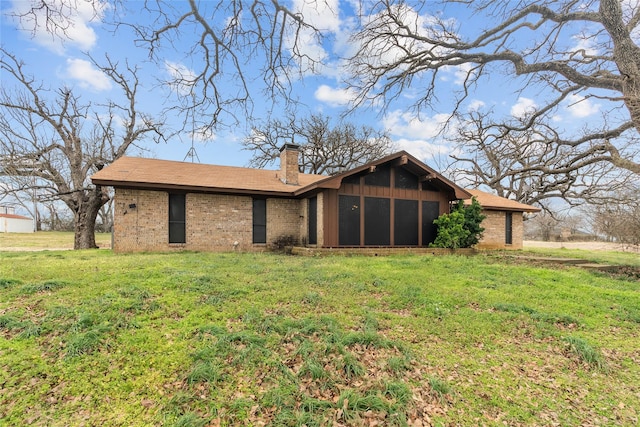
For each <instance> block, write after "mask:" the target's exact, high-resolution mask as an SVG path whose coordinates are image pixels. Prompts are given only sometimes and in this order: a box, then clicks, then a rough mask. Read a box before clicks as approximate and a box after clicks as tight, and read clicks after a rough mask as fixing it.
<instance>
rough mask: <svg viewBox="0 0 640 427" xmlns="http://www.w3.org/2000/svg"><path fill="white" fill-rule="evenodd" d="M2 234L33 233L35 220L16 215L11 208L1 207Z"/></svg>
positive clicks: (0, 228) (0, 229) (0, 223)
mask: <svg viewBox="0 0 640 427" xmlns="http://www.w3.org/2000/svg"><path fill="white" fill-rule="evenodd" d="M0 233H33V219H31V218H28V217H26V216H22V215H16V211H15V208H13V207H11V206H0Z"/></svg>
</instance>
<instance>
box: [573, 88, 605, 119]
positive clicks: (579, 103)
mask: <svg viewBox="0 0 640 427" xmlns="http://www.w3.org/2000/svg"><path fill="white" fill-rule="evenodd" d="M568 101H569V107H568V108H567V109H568V110H569V113H570V114H571V115H572V116H573V117H578V118H584V117H589V116H591V115H593V114H596V113H597V112H598V111H600V104H594V103H593V102H591V100H589V99H587V98H585V97H583V96H580V95H576V94H571V95H569V99H568Z"/></svg>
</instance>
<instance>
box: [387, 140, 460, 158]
mask: <svg viewBox="0 0 640 427" xmlns="http://www.w3.org/2000/svg"><path fill="white" fill-rule="evenodd" d="M393 143H394V144H395V146H396V147H398V149H399V150H404V151H406V152H407V153H409V154H411V155H412V156H414V157H417V158H418V159H420V160H423V161H425V163H427V164H429V160H438V161H439V160H440V158H442V157H447V156H449V154H451V152H452V148H451V147H450V146H449V145H447V144H442V143H434V142H433V141H427V140H424V139H406V138H400V139H394V141H393Z"/></svg>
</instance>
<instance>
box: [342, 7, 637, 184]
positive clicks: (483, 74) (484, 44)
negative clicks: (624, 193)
mask: <svg viewBox="0 0 640 427" xmlns="http://www.w3.org/2000/svg"><path fill="white" fill-rule="evenodd" d="M443 3H458V4H459V3H464V4H467V6H468V8H469V10H473V11H474V12H475V14H476V15H475V16H474V19H483V20H484V22H483V25H478V27H479V28H483V30H480V31H478V32H476V33H471V34H470V35H466V36H465V35H463V34H462V32H461V31H460V28H459V27H458V26H459V25H461V24H460V23H459V22H458V21H456V20H453V19H446V18H444V17H441V16H435V15H428V14H424V13H422V14H421V8H422V7H423V3H422V2H403V1H395V0H380V1H378V2H375V3H374V6H373V7H372V8H371V10H369V11H368V12H369V13H368V14H367V15H366V17H365V18H364V19H363V23H362V27H361V29H360V30H359V31H358V32H357V33H356V34H354V36H353V37H352V43H354V44H355V45H356V46H357V47H358V49H357V51H356V53H355V54H354V55H353V56H352V57H351V58H350V59H349V69H350V80H349V83H350V88H351V89H352V90H355V91H356V92H357V93H358V97H357V99H356V103H355V105H356V106H358V105H363V104H367V103H370V102H375V103H376V105H389V104H390V103H391V102H392V101H394V100H395V99H397V98H398V97H399V96H401V95H402V94H403V93H404V92H405V91H406V90H407V89H409V88H413V89H419V92H418V93H419V95H418V96H417V98H416V100H415V102H414V104H413V107H414V109H416V110H417V111H418V112H419V111H420V110H422V109H425V108H433V107H435V105H436V102H437V100H438V93H439V92H438V85H439V83H438V82H439V80H440V78H439V77H440V76H441V75H442V74H443V73H446V72H449V71H450V70H451V69H452V67H453V68H455V69H457V70H458V71H459V72H460V73H464V78H463V79H462V81H463V83H462V88H461V89H460V90H459V91H458V92H457V93H454V94H453V96H455V98H454V106H453V113H456V112H459V111H461V109H462V107H463V104H464V102H465V100H466V99H467V97H468V96H469V93H471V92H470V90H471V88H472V87H473V86H476V85H480V84H481V83H482V82H483V81H484V79H485V78H488V77H489V76H491V75H492V74H495V73H501V74H504V73H507V74H509V75H511V76H513V77H514V81H516V82H518V83H519V84H521V86H520V88H522V89H524V88H526V87H532V86H533V85H540V86H541V88H542V89H541V90H540V93H541V94H542V96H541V97H539V98H538V99H537V100H536V101H538V103H544V104H543V105H542V106H541V107H539V108H538V110H537V111H536V112H535V113H534V114H531V115H530V117H529V120H528V121H525V122H520V123H517V124H516V125H517V126H520V130H523V128H527V127H532V126H535V124H536V123H537V122H539V121H543V122H544V121H545V120H546V118H547V117H548V116H549V114H551V113H552V112H553V111H557V110H558V109H559V108H561V107H562V105H565V104H566V102H567V100H568V99H569V98H568V97H569V96H579V97H582V98H585V99H588V98H590V97H597V98H598V99H602V100H606V102H607V103H608V105H613V106H619V107H623V109H618V110H615V109H614V108H613V107H612V108H611V109H610V110H609V113H610V115H611V116H613V113H614V110H615V113H616V115H617V117H616V118H615V119H614V118H613V117H610V118H608V120H607V121H608V123H610V125H611V126H612V129H597V130H593V129H592V130H591V131H587V132H585V133H584V135H582V136H581V137H576V136H575V135H574V136H569V135H557V136H554V138H553V139H552V140H549V141H548V142H549V143H550V144H561V145H566V144H565V143H563V142H562V141H569V140H572V141H573V143H574V147H575V148H576V149H577V148H578V147H579V146H580V147H582V146H583V145H582V144H584V147H585V148H584V153H585V155H588V154H589V153H590V150H591V149H592V147H591V146H590V145H591V144H592V142H593V143H595V142H594V141H595V140H596V139H597V138H598V137H600V138H601V139H602V140H601V141H600V142H599V143H598V144H599V145H600V147H602V148H603V149H604V150H605V151H606V152H607V153H608V157H607V158H606V159H605V158H604V157H600V158H599V161H607V162H610V163H611V164H613V165H615V166H616V167H618V168H623V169H626V170H629V171H631V172H633V173H635V174H640V158H639V157H638V156H637V154H638V149H637V148H638V145H637V142H633V143H632V145H631V146H629V145H628V144H627V142H628V141H629V139H628V138H626V137H625V136H624V135H622V133H626V134H627V135H628V131H631V129H633V132H634V133H635V135H636V140H637V135H638V131H640V47H638V45H637V43H636V40H634V36H633V35H632V32H633V30H634V29H636V28H637V26H638V22H639V21H640V4H639V3H637V2H620V1H618V0H601V1H599V2H596V1H586V2H585V1H574V0H566V1H561V2H558V1H556V2H552V1H547V0H538V1H536V0H530V1H524V0H523V1H519V2H513V1H510V0H498V1H473V2H471V1H469V2H454V1H450V2H449V1H444V2H443ZM470 27H471V26H470ZM465 30H467V31H468V30H469V28H467V27H465ZM571 37H574V38H573V39H571ZM567 40H580V41H582V42H583V43H582V44H578V46H571V44H569V43H567ZM586 46H588V48H587V47H586ZM549 94H551V96H548V95H549ZM451 95H452V94H450V93H447V96H449V97H451ZM621 115H622V117H621ZM452 117H453V114H452ZM605 119H607V118H605ZM495 120H496V123H495V124H496V125H497V124H503V125H504V126H503V127H504V129H505V130H507V131H511V130H512V129H510V125H512V123H508V122H505V123H502V122H501V121H500V120H501V119H499V118H496V119H495ZM619 123H625V124H624V125H621V124H619ZM620 130H623V132H620ZM616 133H618V135H614V134H616ZM598 135H600V136H598ZM603 135H610V136H603ZM619 137H621V139H620V138H619ZM605 139H606V140H607V142H606V143H604V140H605ZM591 152H592V151H591Z"/></svg>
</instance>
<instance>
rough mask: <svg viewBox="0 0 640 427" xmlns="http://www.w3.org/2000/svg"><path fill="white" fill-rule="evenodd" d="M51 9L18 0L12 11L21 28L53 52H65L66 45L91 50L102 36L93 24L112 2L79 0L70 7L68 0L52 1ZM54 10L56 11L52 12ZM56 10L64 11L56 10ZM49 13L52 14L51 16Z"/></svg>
mask: <svg viewBox="0 0 640 427" xmlns="http://www.w3.org/2000/svg"><path fill="white" fill-rule="evenodd" d="M47 3H48V5H49V8H44V7H42V8H36V7H34V5H33V2H32V1H19V0H14V1H13V3H12V8H11V12H10V13H11V14H13V15H16V16H22V18H21V19H18V18H14V21H15V22H16V25H17V27H18V29H19V30H20V31H23V32H25V33H28V34H29V36H31V37H32V38H33V40H34V41H35V42H36V43H38V44H40V45H42V46H45V47H46V48H48V49H50V50H51V51H53V52H56V53H58V54H60V55H62V54H63V53H64V51H65V46H66V45H72V46H75V47H77V48H79V49H81V50H85V51H88V50H90V49H91V48H93V47H94V46H95V44H96V42H97V40H98V37H97V35H96V33H95V31H94V30H93V28H91V27H90V25H92V24H94V23H96V22H99V21H100V20H101V19H102V17H103V15H104V11H105V10H106V9H107V7H108V4H107V3H106V2H102V1H78V2H73V7H70V5H69V2H68V1H64V0H50V1H49V2H47ZM51 11H54V12H51ZM56 11H58V12H60V13H56ZM47 13H49V16H47Z"/></svg>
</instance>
